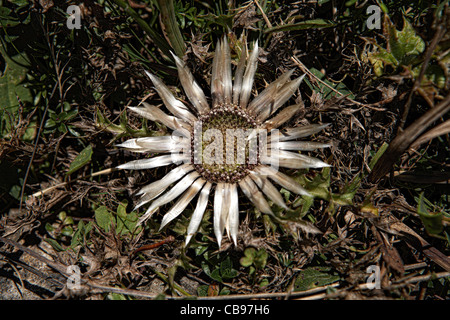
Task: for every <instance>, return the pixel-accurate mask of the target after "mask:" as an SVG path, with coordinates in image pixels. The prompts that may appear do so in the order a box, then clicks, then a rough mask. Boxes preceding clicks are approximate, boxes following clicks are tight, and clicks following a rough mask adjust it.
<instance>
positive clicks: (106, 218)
mask: <svg viewBox="0 0 450 320" xmlns="http://www.w3.org/2000/svg"><path fill="white" fill-rule="evenodd" d="M95 222H97V224H98V226H99V227H100V228H102V229H103V230H104V231H105V232H109V230H110V229H111V224H112V223H113V222H114V217H113V215H112V213H111V212H110V211H109V210H108V208H107V207H106V206H101V207H99V208H98V209H97V210H95Z"/></svg>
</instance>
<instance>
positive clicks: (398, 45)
mask: <svg viewBox="0 0 450 320" xmlns="http://www.w3.org/2000/svg"><path fill="white" fill-rule="evenodd" d="M384 25H385V29H387V34H388V39H387V43H386V47H382V46H381V45H379V44H377V43H374V44H373V45H374V47H375V50H373V51H372V52H368V53H365V54H364V55H365V56H364V58H366V59H367V60H368V61H369V62H370V63H371V64H372V66H373V70H374V73H375V75H376V76H377V77H381V76H383V75H384V74H388V73H394V74H396V73H399V72H402V71H404V70H408V71H409V73H410V74H411V75H412V77H413V78H414V79H415V78H417V77H418V75H419V73H420V69H421V67H422V60H421V55H422V54H423V53H424V51H425V41H424V40H423V39H422V38H421V37H420V36H419V35H417V34H416V31H415V30H414V28H413V27H412V25H411V24H410V23H409V21H408V20H407V19H406V18H405V17H403V28H402V30H397V29H396V27H395V25H394V24H393V23H392V21H391V20H390V19H389V18H388V17H387V16H386V18H385V21H384ZM439 56H441V57H439ZM443 59H448V58H446V55H439V54H437V53H435V54H433V56H432V59H431V61H430V65H429V66H427V69H426V73H425V76H424V79H423V81H422V82H423V83H422V84H434V85H436V86H437V87H438V88H441V89H442V88H444V87H445V83H446V71H445V67H443V66H442V64H444V63H445V62H444V61H440V60H443ZM388 66H389V67H391V68H392V69H393V72H388V69H387V67H388Z"/></svg>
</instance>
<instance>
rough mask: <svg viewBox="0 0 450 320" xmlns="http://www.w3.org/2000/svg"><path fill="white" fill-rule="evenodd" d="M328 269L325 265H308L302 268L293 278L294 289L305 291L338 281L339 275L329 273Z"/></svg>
mask: <svg viewBox="0 0 450 320" xmlns="http://www.w3.org/2000/svg"><path fill="white" fill-rule="evenodd" d="M330 270H331V269H330V268H327V267H310V268H306V269H305V270H302V271H301V272H300V273H299V275H298V276H297V279H296V280H295V283H294V291H306V290H309V289H313V288H317V287H322V286H326V285H328V284H332V283H334V282H336V281H339V280H340V277H339V276H337V275H333V274H330V273H329V272H330Z"/></svg>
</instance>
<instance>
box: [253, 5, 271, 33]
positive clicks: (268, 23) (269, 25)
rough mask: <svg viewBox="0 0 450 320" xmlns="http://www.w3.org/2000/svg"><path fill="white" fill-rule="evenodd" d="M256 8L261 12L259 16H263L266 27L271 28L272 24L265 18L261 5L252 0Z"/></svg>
mask: <svg viewBox="0 0 450 320" xmlns="http://www.w3.org/2000/svg"><path fill="white" fill-rule="evenodd" d="M254 2H255V4H256V6H257V7H258V9H259V11H261V14H262V16H263V19H264V21H265V22H266V24H267V26H268V27H269V29H270V28H272V24H271V23H270V21H269V18H267V16H266V14H265V13H264V10H263V9H262V8H261V5H260V4H259V2H258V0H254Z"/></svg>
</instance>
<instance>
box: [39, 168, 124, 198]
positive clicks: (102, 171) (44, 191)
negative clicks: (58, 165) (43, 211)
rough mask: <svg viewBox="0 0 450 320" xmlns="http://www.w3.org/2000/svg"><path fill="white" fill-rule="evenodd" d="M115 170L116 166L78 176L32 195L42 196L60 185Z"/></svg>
mask: <svg viewBox="0 0 450 320" xmlns="http://www.w3.org/2000/svg"><path fill="white" fill-rule="evenodd" d="M114 171H116V168H109V169H105V170H101V171H97V172H94V173H92V174H89V175H87V176H83V177H80V178H77V179H73V180H70V181H66V182H62V183H59V184H57V185H54V186H51V187H49V188H47V189H44V190H41V191H38V192H35V193H33V194H32V195H31V196H32V197H40V196H42V195H44V194H46V193H48V192H50V191H52V190H54V189H57V188H60V187H64V186H66V185H68V184H70V183H73V182H75V181H79V180H83V179H87V178H92V177H96V176H99V175H102V174H110V173H111V172H114Z"/></svg>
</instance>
